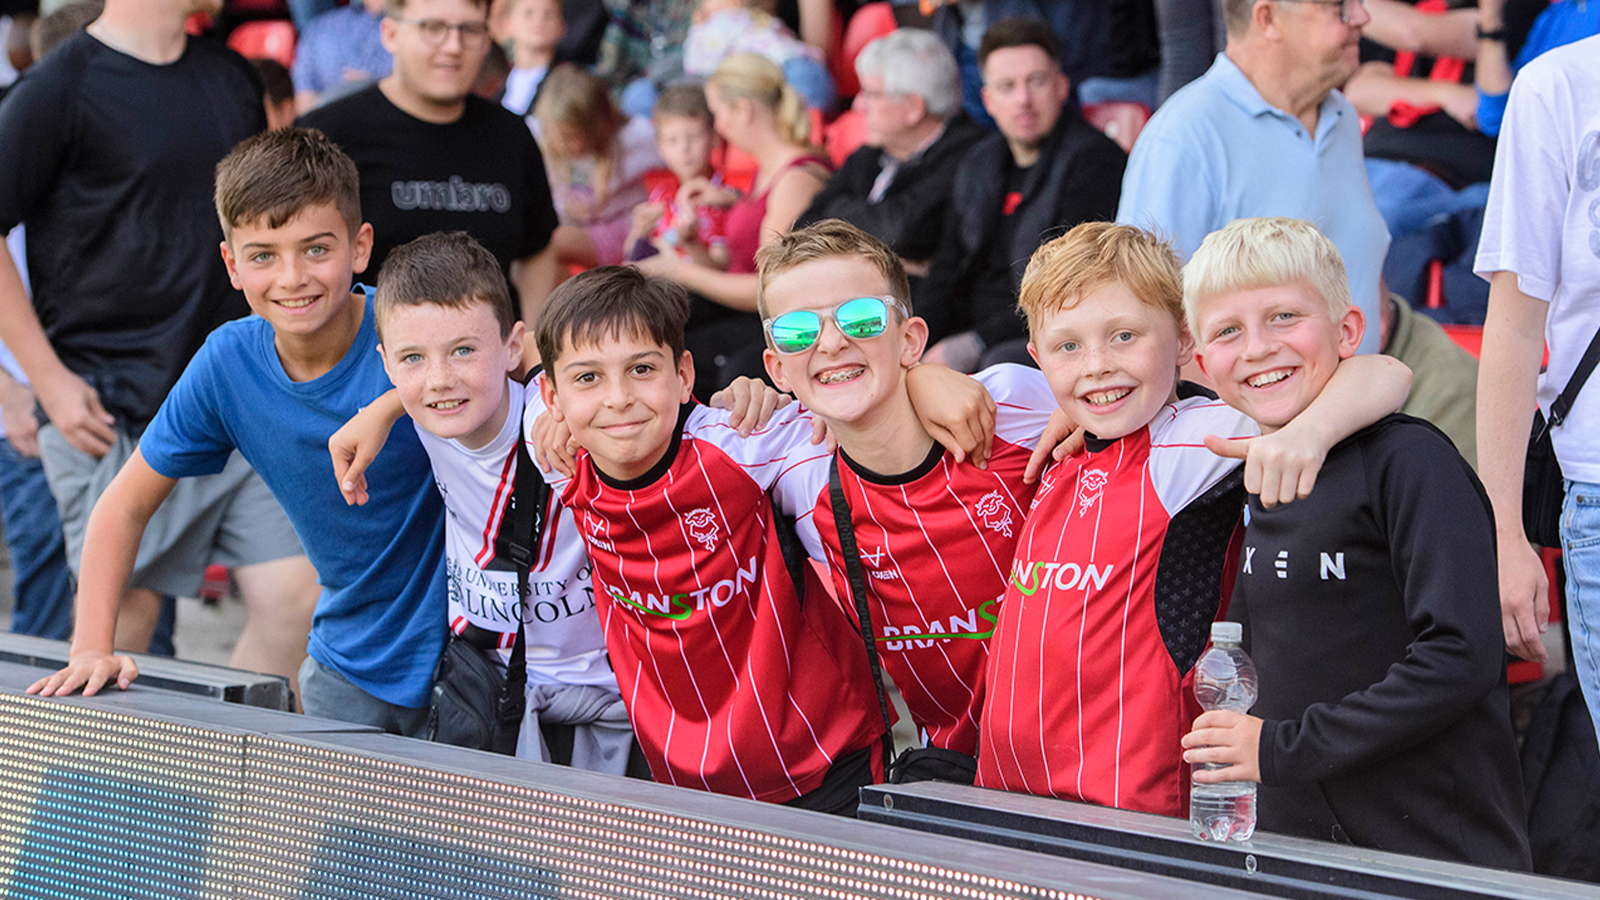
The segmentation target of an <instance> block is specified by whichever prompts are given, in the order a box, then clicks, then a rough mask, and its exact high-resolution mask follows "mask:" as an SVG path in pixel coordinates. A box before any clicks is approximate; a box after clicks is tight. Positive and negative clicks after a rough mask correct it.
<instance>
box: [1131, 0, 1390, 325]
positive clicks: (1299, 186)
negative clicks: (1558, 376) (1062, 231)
mask: <svg viewBox="0 0 1600 900" xmlns="http://www.w3.org/2000/svg"><path fill="white" fill-rule="evenodd" d="M1223 16H1224V18H1225V19H1226V22H1227V26H1228V46H1227V49H1226V50H1225V51H1224V52H1223V53H1221V54H1219V55H1218V56H1217V61H1216V62H1215V63H1214V64H1212V66H1211V68H1210V70H1209V71H1207V72H1206V74H1205V75H1203V76H1201V77H1200V78H1199V79H1197V80H1196V81H1194V82H1192V83H1191V84H1189V85H1188V86H1187V87H1185V88H1184V89H1183V90H1181V91H1179V92H1178V93H1176V94H1174V95H1173V96H1172V98H1171V99H1170V100H1168V101H1167V102H1166V103H1165V104H1164V105H1163V106H1162V107H1161V110H1160V111H1159V112H1157V113H1156V114H1155V116H1154V117H1152V118H1151V119H1150V123H1149V124H1148V125H1147V126H1146V127H1145V129H1144V131H1143V132H1142V133H1141V134H1140V135H1139V141H1138V143H1137V144H1135V145H1134V148H1133V155H1132V157H1131V158H1130V159H1129V160H1128V170H1127V174H1126V175H1125V176H1124V177H1123V180H1122V203H1121V206H1120V207H1119V208H1118V211H1117V221H1119V222H1125V223H1128V224H1132V225H1139V226H1142V227H1145V228H1150V229H1152V230H1154V231H1156V232H1158V233H1160V234H1163V235H1166V236H1169V237H1171V238H1172V239H1173V242H1174V244H1175V246H1176V249H1177V251H1178V253H1179V254H1180V255H1181V256H1182V257H1183V258H1184V259H1188V257H1189V255H1190V254H1191V253H1193V252H1194V251H1195V249H1196V248H1197V247H1199V246H1200V241H1201V240H1203V239H1204V238H1205V236H1206V235H1208V234H1210V233H1211V232H1213V231H1216V230H1217V229H1219V228H1221V227H1223V226H1224V225H1227V224H1228V223H1229V222H1232V221H1233V220H1234V219H1239V218H1245V217H1250V216H1292V217H1294V218H1298V219H1305V220H1307V221H1309V222H1311V223H1313V224H1315V225H1316V226H1317V227H1318V228H1320V229H1321V230H1322V231H1323V233H1324V234H1326V235H1327V236H1328V237H1329V238H1330V239H1332V240H1333V242H1334V244H1335V245H1337V246H1338V248H1339V252H1340V253H1341V254H1342V255H1343V256H1344V264H1345V268H1346V269H1347V270H1348V271H1349V274H1350V292H1351V294H1352V299H1353V300H1354V301H1355V303H1356V305H1357V306H1359V307H1360V308H1361V311H1362V312H1363V313H1364V314H1366V317H1367V332H1366V335H1365V336H1364V337H1363V338H1362V339H1361V352H1363V353H1373V352H1376V351H1377V349H1378V328H1377V322H1378V277H1379V274H1380V273H1381V272H1382V269H1383V258H1384V255H1385V254H1386V253H1387V252H1388V250H1389V230H1388V228H1387V227H1385V225H1384V223H1383V217H1382V216H1381V215H1379V213H1378V208H1377V205H1376V204H1374V203H1373V200H1372V188H1371V186H1370V185H1369V184H1368V182H1367V172H1366V168H1365V165H1364V162H1363V158H1362V148H1361V123H1360V122H1359V121H1358V118H1357V116H1356V111H1355V107H1353V106H1351V105H1350V101H1348V100H1346V99H1345V98H1344V95H1342V94H1340V93H1339V92H1338V91H1337V90H1335V88H1336V87H1338V86H1339V85H1340V84H1343V83H1344V81H1345V80H1346V79H1347V78H1349V77H1350V75H1351V74H1352V73H1353V72H1355V70H1356V67H1357V66H1358V65H1359V62H1360V60H1359V58H1358V56H1357V42H1358V41H1359V40H1360V39H1361V26H1362V25H1364V24H1366V23H1367V22H1368V21H1370V18H1371V17H1370V16H1368V15H1367V11H1366V8H1365V7H1364V6H1363V5H1362V3H1361V0H1223Z"/></svg>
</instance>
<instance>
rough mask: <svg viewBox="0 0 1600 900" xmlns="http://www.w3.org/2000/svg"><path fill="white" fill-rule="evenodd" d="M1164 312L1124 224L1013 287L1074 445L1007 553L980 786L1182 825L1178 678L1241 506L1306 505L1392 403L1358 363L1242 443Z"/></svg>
mask: <svg viewBox="0 0 1600 900" xmlns="http://www.w3.org/2000/svg"><path fill="white" fill-rule="evenodd" d="M1182 301H1183V290H1182V282H1181V280H1180V278H1179V268H1178V260H1177V257H1176V256H1175V255H1174V254H1173V252H1172V249H1171V247H1170V246H1169V245H1168V244H1166V243H1165V242H1163V241H1161V240H1159V239H1157V238H1156V237H1155V236H1154V235H1151V234H1150V233H1149V232H1146V231H1143V230H1141V229H1138V228H1134V227H1131V226H1127V225H1113V224H1110V223H1105V222H1091V223H1086V224H1083V225H1079V226H1077V227H1076V228H1074V229H1072V230H1071V231H1069V232H1067V233H1066V234H1065V235H1063V236H1062V237H1059V238H1057V239H1055V240H1053V241H1050V242H1049V243H1047V244H1045V245H1044V246H1042V247H1040V248H1039V250H1038V251H1037V252H1035V253H1034V256H1033V259H1032V260H1030V261H1029V263H1028V268H1027V271H1026V272H1025V273H1024V275H1023V279H1022V291H1021V302H1020V306H1021V307H1022V309H1023V310H1024V311H1025V312H1026V313H1027V316H1028V327H1029V332H1030V335H1031V336H1030V339H1029V343H1028V351H1029V352H1030V353H1031V354H1032V355H1033V357H1034V358H1035V359H1036V360H1038V362H1039V366H1040V368H1042V369H1043V370H1044V376H1045V378H1047V379H1048V380H1049V382H1050V387H1051V389H1052V390H1053V391H1054V393H1055V397H1056V399H1057V401H1059V403H1060V406H1061V409H1062V410H1063V411H1064V413H1065V414H1066V416H1067V417H1068V418H1069V419H1070V420H1072V421H1073V422H1074V423H1076V424H1078V425H1079V426H1081V427H1082V428H1083V429H1084V431H1085V435H1084V438H1085V444H1084V447H1083V448H1082V449H1081V450H1079V451H1078V452H1075V453H1073V454H1071V455H1070V456H1068V457H1067V458H1065V459H1064V460H1062V461H1061V462H1059V463H1058V464H1057V465H1055V466H1054V467H1053V468H1051V469H1050V470H1049V471H1047V472H1046V473H1045V475H1044V477H1043V478H1042V479H1041V481H1040V485H1039V490H1038V493H1037V495H1036V496H1035V498H1034V501H1033V502H1034V506H1033V509H1032V510H1031V511H1030V513H1029V515H1028V520H1027V523H1026V525H1024V526H1023V528H1022V531H1021V533H1020V535H1019V536H1018V540H1017V553H1016V558H1015V560H1014V561H1013V562H1012V565H1011V571H1010V583H1009V585H1008V586H1007V588H1006V593H1005V599H1004V601H1003V602H1002V603H1001V605H1000V614H999V619H1000V621H999V623H998V624H997V625H996V627H995V634H994V638H993V640H992V642H991V647H990V653H989V668H988V671H987V672H986V688H987V697H986V699H985V703H984V707H983V714H982V716H981V717H980V720H979V727H980V733H979V755H978V760H979V765H978V784H979V785H980V786H983V787H996V788H1002V789H1004V790H1011V791H1022V792H1026V793H1031V794H1043V795H1049V796H1055V797H1062V798H1065V799H1071V800H1080V801H1086V802H1090V803H1098V804H1101V805H1105V806H1116V807H1121V808H1124V809H1137V810H1141V811H1145V812H1154V813H1160V814H1164V815H1169V816H1183V815H1187V809H1188V800H1189V784H1188V779H1189V767H1188V766H1187V765H1184V764H1183V762H1182V759H1181V756H1180V749H1179V741H1180V740H1181V739H1182V737H1183V735H1184V733H1185V730H1186V727H1187V725H1188V723H1189V722H1191V721H1193V720H1194V717H1195V716H1196V715H1198V713H1199V710H1198V709H1197V708H1195V706H1194V701H1193V690H1192V678H1193V674H1192V668H1193V666H1194V663H1195V661H1196V659H1198V657H1199V655H1200V652H1201V651H1202V650H1203V649H1204V648H1205V644H1206V637H1207V634H1208V629H1209V627H1210V624H1211V622H1212V620H1213V619H1215V618H1216V617H1217V613H1218V607H1219V605H1220V601H1221V598H1222V596H1224V595H1223V590H1224V588H1225V585H1224V581H1231V578H1228V577H1227V576H1229V575H1231V569H1230V567H1229V566H1228V559H1229V548H1230V546H1231V545H1232V543H1233V538H1234V536H1235V531H1236V528H1237V526H1238V522H1239V515H1240V511H1241V509H1242V507H1243V503H1244V499H1245V494H1246V493H1247V492H1248V493H1253V494H1260V495H1261V498H1262V504H1263V506H1272V505H1275V504H1276V503H1278V502H1288V501H1290V500H1293V499H1296V498H1299V497H1304V496H1306V495H1307V494H1308V493H1309V492H1310V490H1311V484H1312V481H1313V480H1314V478H1315V475H1316V472H1317V470H1318V468H1320V466H1321V462H1322V459H1323V457H1324V456H1325V455H1326V453H1327V451H1328V449H1329V448H1330V447H1332V446H1333V445H1334V444H1335V443H1337V442H1338V441H1339V440H1341V439H1343V438H1344V437H1347V436H1348V435H1350V434H1352V433H1354V432H1355V431H1356V430H1357V429H1359V428H1361V427H1363V426H1365V425H1368V424H1371V423H1372V422H1374V421H1376V420H1377V419H1378V418H1379V417H1381V416H1383V415H1385V414H1387V413H1390V412H1393V411H1395V410H1396V409H1399V407H1400V404H1401V403H1402V402H1404V400H1405V395H1406V391H1407V389H1408V388H1409V387H1410V372H1409V371H1408V370H1406V369H1405V367H1404V366H1403V365H1402V364H1400V363H1399V362H1398V361H1396V360H1393V359H1389V358H1387V357H1378V356H1367V357H1358V358H1354V359H1350V360H1347V361H1345V362H1343V363H1341V364H1340V366H1339V369H1338V371H1337V372H1335V373H1334V374H1333V375H1332V378H1331V380H1330V381H1329V383H1328V390H1327V391H1326V392H1325V393H1323V394H1322V396H1320V397H1318V398H1317V401H1316V402H1315V403H1314V404H1312V405H1311V406H1309V407H1307V409H1306V410H1305V414H1304V415H1302V416H1299V417H1297V418H1296V419H1295V420H1294V421H1293V422H1290V423H1288V424H1287V425H1285V426H1284V427H1283V428H1282V429H1281V430H1280V431H1277V432H1276V433H1274V434H1271V435H1267V436H1265V437H1261V436H1258V435H1260V429H1259V428H1258V427H1257V426H1256V424H1255V423H1254V422H1253V421H1251V420H1250V419H1249V418H1248V417H1247V416H1244V415H1243V414H1241V413H1239V412H1237V411H1236V410H1233V409H1231V408H1229V407H1228V406H1227V405H1226V404H1223V403H1221V402H1220V401H1218V400H1216V399H1215V398H1214V397H1212V396H1210V395H1209V392H1205V394H1206V395H1205V396H1188V397H1184V396H1183V394H1181V393H1180V391H1179V385H1178V378H1177V375H1178V368H1179V367H1180V366H1181V365H1183V364H1184V363H1186V362H1188V361H1189V360H1190V358H1192V356H1193V354H1194V342H1193V340H1192V339H1191V338H1190V337H1189V333H1188V329H1187V328H1186V327H1185V326H1184V320H1183V302H1182ZM1295 377H1299V373H1298V372H1296V371H1290V370H1283V371H1274V372H1271V373H1266V374H1263V375H1262V376H1261V379H1260V383H1259V384H1256V385H1253V386H1252V387H1253V388H1258V389H1262V390H1265V389H1267V388H1268V387H1269V386H1270V385H1271V384H1273V383H1276V382H1277V381H1279V380H1283V379H1289V378H1295ZM1191 387H1192V386H1191ZM1185 393H1193V392H1187V391H1186V392H1185ZM1240 459H1245V460H1246V463H1245V466H1243V467H1240V465H1239V463H1238V460H1240ZM1252 565H1253V566H1254V567H1255V568H1256V569H1258V570H1259V569H1261V568H1263V567H1265V568H1266V569H1269V570H1270V569H1271V567H1272V561H1270V560H1262V559H1256V560H1254V561H1250V560H1248V559H1247V560H1246V561H1245V566H1246V571H1249V570H1250V568H1249V567H1250V566H1252Z"/></svg>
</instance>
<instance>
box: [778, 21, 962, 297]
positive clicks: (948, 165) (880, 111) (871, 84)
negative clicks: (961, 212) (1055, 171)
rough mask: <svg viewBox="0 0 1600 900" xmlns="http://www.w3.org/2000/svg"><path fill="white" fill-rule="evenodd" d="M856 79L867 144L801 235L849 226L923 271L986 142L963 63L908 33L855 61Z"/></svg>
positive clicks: (871, 47) (832, 181)
mask: <svg viewBox="0 0 1600 900" xmlns="http://www.w3.org/2000/svg"><path fill="white" fill-rule="evenodd" d="M856 74H857V75H858V76H859V77H860V79H861V92H860V93H858V94H856V100H855V109H856V111H857V112H858V113H860V114H861V118H862V120H863V124H864V125H865V129H866V144H865V145H864V146H863V147H861V149H859V150H857V151H856V152H854V153H852V154H850V158H849V159H846V160H845V161H844V165H842V166H840V167H839V170H838V171H837V172H835V173H834V174H833V177H831V178H829V179H828V183H827V184H826V185H824V186H823V188H822V192H821V193H819V194H817V196H816V197H815V198H813V199H812V201H811V206H810V208H808V209H807V210H806V211H805V213H803V214H802V215H801V216H800V219H799V221H797V222H796V223H795V227H796V228H799V227H801V226H804V225H809V224H811V223H813V222H817V221H820V220H822V219H843V220H845V221H846V222H849V223H850V224H852V225H854V226H856V227H857V228H860V229H861V230H863V231H866V232H868V233H870V234H871V235H872V236H874V237H876V238H877V239H878V240H880V241H883V242H884V243H885V244H888V245H889V246H890V247H891V248H892V249H893V250H894V252H896V253H898V254H900V256H901V258H902V259H904V260H906V261H907V262H908V263H910V264H912V265H911V268H912V269H915V268H917V266H916V265H915V264H916V263H921V262H925V261H926V260H927V259H929V258H930V257H931V256H933V251H934V248H935V247H936V246H937V245H938V243H939V231H940V229H941V228H942V226H943V222H944V211H945V204H946V202H947V200H948V198H949V194H950V183H951V181H953V180H954V178H955V173H956V167H957V165H958V164H959V163H960V162H961V157H962V156H963V155H964V154H965V153H966V151H967V148H969V147H971V146H972V144H973V142H974V141H976V140H977V139H978V138H980V137H982V136H983V134H984V132H983V129H982V128H981V127H979V126H978V125H977V124H976V123H975V122H973V121H972V119H970V118H968V116H967V114H966V113H965V112H963V111H962V109H961V75H960V72H959V70H958V69H957V67H956V60H955V57H954V56H952V55H951V54H950V50H949V48H947V47H946V46H945V45H944V42H943V41H941V40H939V38H938V36H937V35H935V34H934V33H933V32H931V31H926V30H920V29H908V28H902V29H900V30H898V31H895V32H892V33H890V34H887V35H884V36H883V37H881V38H878V39H877V40H875V41H873V42H872V43H870V44H868V45H867V46H866V49H864V50H862V51H861V55H860V56H858V57H856Z"/></svg>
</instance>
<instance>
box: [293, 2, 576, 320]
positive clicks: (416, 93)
mask: <svg viewBox="0 0 1600 900" xmlns="http://www.w3.org/2000/svg"><path fill="white" fill-rule="evenodd" d="M487 20H488V3H487V0H478V2H473V0H407V2H406V3H405V5H404V6H402V7H399V8H398V9H396V7H395V5H394V4H391V5H390V7H389V12H388V15H387V16H386V17H385V18H384V20H383V24H382V26H381V29H382V31H381V36H382V39H383V44H384V46H385V47H387V48H388V49H389V52H390V53H392V54H393V55H394V71H393V72H392V73H391V74H390V75H389V76H388V77H387V78H384V79H382V80H381V81H379V82H378V83H377V84H375V85H373V86H371V87H369V88H366V89H364V90H361V91H358V92H356V93H355V94H352V95H350V96H349V97H345V98H344V99H342V100H337V101H335V102H333V103H330V104H328V105H326V106H323V107H321V108H319V109H316V110H314V111H312V112H310V113H307V114H306V115H305V116H303V117H301V119H300V123H299V124H301V125H304V126H307V127H310V128H317V129H320V130H321V131H322V132H323V133H324V134H326V135H327V136H328V137H330V138H332V139H333V141H334V142H335V143H337V144H338V145H339V146H340V148H341V149H343V150H344V152H345V153H347V154H349V156H350V158H351V159H353V160H355V163H356V168H357V169H359V170H360V172H361V212H362V215H363V216H364V217H365V218H366V219H367V221H369V222H371V223H372V230H373V234H374V240H373V247H372V262H371V263H370V264H369V266H368V269H367V276H368V278H369V279H370V278H375V277H376V275H377V272H378V269H379V268H380V267H381V266H382V264H383V260H384V258H385V257H386V256H387V255H388V253H389V251H390V250H391V249H393V248H395V247H398V246H399V245H401V244H404V243H406V242H407V241H410V240H412V239H413V238H416V237H420V236H422V235H424V234H431V233H432V232H435V231H455V230H460V231H466V232H468V233H470V234H471V235H472V236H473V237H474V238H476V239H477V240H478V242H479V243H481V244H483V246H484V247H486V248H488V250H489V252H491V253H493V254H494V255H495V258H496V259H498V260H499V261H500V265H501V267H502V268H504V269H505V270H506V272H507V274H508V276H509V277H510V278H511V281H512V284H513V286H514V287H515V288H516V289H517V293H518V294H519V295H520V300H521V304H522V313H523V318H524V319H525V320H527V321H528V322H529V324H530V326H531V324H532V322H533V320H534V318H535V317H536V315H537V313H538V310H539V307H540V306H542V305H543V303H544V298H545V295H547V294H548V293H549V292H550V290H551V288H553V287H554V286H555V282H556V273H557V266H556V260H555V253H554V252H553V251H552V250H551V249H550V235H551V233H552V232H553V231H554V230H555V226H556V213H555V207H554V206H553V205H552V203H551V200H550V184H549V182H548V181H547V180H546V179H545V171H544V161H543V159H542V158H541V157H540V154H539V146H538V144H537V143H535V142H534V139H533V135H532V133H531V132H530V131H529V130H528V126H527V125H526V124H524V123H523V121H522V120H521V119H519V118H517V117H516V116H515V115H512V114H511V113H509V112H506V111H505V110H504V109H502V108H500V107H499V106H498V105H496V104H494V103H490V102H489V101H486V100H483V99H480V98H478V97H476V96H473V95H472V94H471V89H472V83H473V81H474V80H475V79H476V78H477V75H478V69H479V67H480V66H481V65H482V63H483V58H484V56H485V55H486V54H487V53H488V50H489V32H488V25H487ZM530 346H531V345H530Z"/></svg>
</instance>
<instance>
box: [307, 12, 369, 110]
mask: <svg viewBox="0 0 1600 900" xmlns="http://www.w3.org/2000/svg"><path fill="white" fill-rule="evenodd" d="M383 4H384V0H354V2H352V3H351V4H350V5H349V6H341V7H339V8H337V9H331V10H329V11H327V12H325V13H323V14H321V15H319V16H317V17H316V18H315V19H312V20H311V24H309V25H307V26H306V28H305V31H304V32H302V33H301V35H300V44H299V46H297V47H296V48H295V54H294V71H293V72H292V73H291V74H292V75H293V76H294V105H295V111H296V112H298V113H301V114H304V113H306V112H307V111H309V110H311V109H313V108H315V107H317V106H318V105H320V104H322V103H326V102H327V101H329V100H332V99H334V98H336V97H342V96H344V95H345V94H348V93H350V91H352V90H354V89H355V88H358V87H363V86H365V85H367V84H370V83H372V82H374V81H377V80H378V79H380V78H384V77H387V76H388V74H389V72H390V70H391V69H393V68H394V59H393V58H392V57H391V56H390V55H389V51H388V50H385V49H384V47H383V42H382V41H381V40H380V39H379V38H378V24H379V23H380V22H382V21H383Z"/></svg>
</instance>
